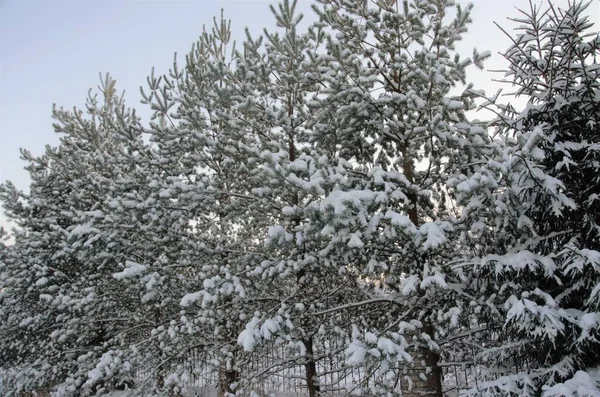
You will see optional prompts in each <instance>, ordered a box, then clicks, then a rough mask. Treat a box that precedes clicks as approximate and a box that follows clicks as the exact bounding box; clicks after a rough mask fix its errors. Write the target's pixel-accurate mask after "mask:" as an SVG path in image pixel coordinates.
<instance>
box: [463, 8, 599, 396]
mask: <svg viewBox="0 0 600 397" xmlns="http://www.w3.org/2000/svg"><path fill="white" fill-rule="evenodd" d="M589 5H590V3H586V2H573V3H569V4H568V5H567V6H566V8H565V9H561V8H559V7H557V6H554V5H553V4H552V3H548V5H547V6H545V7H543V8H542V7H538V6H535V5H533V4H532V3H530V8H529V9H528V10H522V11H521V17H520V18H515V19H514V21H515V22H517V23H518V24H519V31H518V33H517V34H516V35H515V36H511V35H510V34H508V33H507V35H509V37H511V39H512V41H513V45H512V46H511V47H510V48H509V49H508V50H507V51H506V52H505V57H506V59H507V60H508V62H509V68H508V71H507V74H506V75H507V77H508V79H507V80H508V82H509V83H512V84H513V85H514V86H516V87H517V91H516V93H515V94H516V95H517V96H519V97H523V98H525V99H527V105H526V107H525V108H524V109H523V110H522V111H515V110H514V108H512V107H510V106H497V107H495V111H496V112H497V114H498V115H499V117H498V119H497V120H496V124H497V126H498V132H499V136H501V137H503V139H504V144H503V146H504V151H503V154H502V155H501V156H499V157H496V158H493V159H492V160H491V161H490V162H489V163H488V164H487V165H486V166H484V167H481V169H480V173H479V174H476V175H474V177H473V178H471V179H468V180H465V181H463V182H461V183H459V184H458V185H457V186H456V192H457V195H458V199H459V203H460V204H461V205H463V207H464V212H463V221H465V226H467V228H468V229H470V231H469V233H467V234H465V247H471V249H470V250H471V253H472V254H474V255H475V257H474V258H472V259H471V260H470V261H466V262H464V263H462V264H460V266H461V267H462V268H463V269H471V270H472V271H473V272H474V278H476V279H477V280H478V285H477V286H478V287H479V289H478V293H479V294H480V295H481V296H482V298H484V299H485V300H486V301H487V302H486V305H483V306H482V314H484V313H485V312H487V315H485V317H486V318H483V316H482V318H481V322H482V323H486V325H487V326H488V327H490V328H491V327H496V329H497V332H495V333H494V334H493V338H491V339H490V340H488V341H486V345H483V344H482V343H480V345H481V346H484V349H483V351H482V352H481V353H480V355H479V356H478V357H479V359H480V360H481V361H480V365H481V366H482V367H487V371H489V372H490V373H491V375H492V376H493V377H496V378H497V379H496V380H494V381H489V382H485V383H480V384H479V385H478V387H477V388H474V389H473V390H471V393H472V394H473V395H486V396H488V395H498V396H505V395H521V396H539V395H543V396H558V395H560V396H596V395H600V371H599V367H598V357H600V343H599V339H598V338H599V331H598V330H599V329H600V312H599V307H600V304H599V303H600V300H599V299H600V294H599V291H600V253H599V250H600V247H599V242H600V234H599V229H598V221H599V209H598V208H599V207H598V194H599V189H600V184H599V180H598V178H599V177H598V164H599V152H598V141H599V139H600V126H599V124H598V122H599V121H600V76H599V71H600V65H599V63H598V56H599V55H600V39H599V36H598V33H597V31H594V30H593V28H592V27H593V24H592V23H591V22H590V21H589V18H588V17H587V16H586V12H587V11H586V10H587V8H588V7H589ZM492 102H494V101H492ZM489 106H490V107H491V108H494V106H493V105H492V104H489ZM469 234H470V236H469ZM469 243H471V244H469ZM486 306H487V308H486Z"/></svg>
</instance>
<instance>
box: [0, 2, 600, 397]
mask: <svg viewBox="0 0 600 397" xmlns="http://www.w3.org/2000/svg"><path fill="white" fill-rule="evenodd" d="M295 6H296V1H288V0H285V1H283V2H282V3H281V4H279V5H278V6H271V11H272V14H273V16H274V19H275V22H276V25H277V28H276V29H275V30H274V31H268V30H265V31H264V32H263V34H262V35H261V36H258V37H254V36H252V35H251V33H250V32H247V33H246V39H245V41H244V42H243V43H242V45H241V46H240V47H239V48H236V46H235V45H234V43H233V42H232V41H231V34H230V26H229V23H228V22H227V21H226V20H224V19H223V17H222V16H221V19H215V24H214V27H213V28H212V29H211V30H204V31H203V33H202V35H201V36H200V38H199V40H198V42H197V43H196V44H194V46H193V47H192V49H191V51H190V52H189V54H188V55H187V56H186V58H185V66H184V67H183V68H180V66H179V65H178V64H177V62H176V61H175V62H174V65H173V68H172V69H171V70H170V72H169V73H168V74H167V75H164V76H156V75H155V74H154V73H152V75H151V76H149V77H148V85H147V87H144V88H143V89H142V96H143V98H144V100H143V103H142V105H144V106H149V107H150V109H151V110H152V112H153V113H152V120H151V121H149V122H148V123H143V122H142V121H141V119H140V118H139V117H138V116H137V115H136V113H135V111H134V110H133V109H130V108H128V107H127V106H126V105H125V102H124V98H123V97H122V96H119V95H118V94H117V91H116V87H115V81H114V80H113V79H112V78H110V77H109V76H108V75H107V76H105V77H104V78H103V80H102V83H101V85H100V87H99V91H98V93H97V94H93V93H92V92H90V95H89V98H88V101H87V103H86V105H85V108H84V109H82V110H80V109H73V110H65V109H63V108H55V109H54V111H53V115H54V119H55V120H56V123H55V125H54V128H55V130H56V132H58V133H60V134H61V140H60V144H59V145H58V146H57V147H47V148H46V151H45V152H44V154H42V155H41V156H34V155H32V154H31V153H29V152H28V151H26V150H23V151H22V157H23V159H24V160H25V161H27V164H28V165H27V170H28V171H29V174H30V177H31V185H30V189H29V192H28V193H24V192H21V191H19V190H18V189H17V188H16V187H15V186H14V185H13V184H12V183H10V182H7V183H5V184H3V185H1V186H0V201H1V202H2V205H3V207H4V209H5V211H6V214H7V215H8V217H9V218H10V219H11V220H12V221H13V222H15V224H16V225H17V226H18V227H17V228H16V229H15V230H14V231H13V232H11V240H12V243H10V244H9V243H7V241H8V240H7V238H5V236H4V235H5V232H3V231H2V232H1V234H2V235H1V236H0V238H2V239H1V240H0V374H1V375H2V377H3V379H4V381H3V384H2V386H0V387H4V389H5V390H3V391H2V390H0V393H6V394H7V395H9V396H21V395H27V394H24V393H30V392H34V391H35V392H41V391H46V392H49V393H53V395H55V396H61V397H63V396H64V397H71V396H73V397H74V396H91V395H98V396H99V395H106V394H109V393H111V392H113V391H115V390H117V389H123V388H131V389H133V391H132V393H138V394H139V395H143V396H150V395H154V396H162V395H171V396H173V395H177V393H181V392H182V390H183V389H184V387H185V386H186V385H189V384H191V381H192V379H194V378H195V377H197V376H199V374H198V373H197V371H195V370H194V368H193V367H190V366H189V365H188V364H189V363H190V362H192V361H193V360H201V361H202V363H203V365H205V366H208V367H210V368H212V369H213V370H214V373H216V374H217V380H216V383H217V384H218V385H219V388H220V392H221V394H222V395H227V394H231V393H234V394H239V395H252V393H259V394H260V395H263V394H266V393H268V392H269V390H265V386H264V385H265V383H264V379H266V378H267V377H268V376H270V375H272V374H274V373H277V371H280V370H283V369H285V368H291V367H293V366H300V367H301V368H302V374H303V377H304V380H303V382H304V386H305V387H306V389H305V390H306V393H307V394H308V395H309V396H310V397H316V396H320V395H324V394H327V393H329V394H331V393H336V394H340V395H344V394H345V393H352V394H353V395H366V396H392V395H405V396H409V395H415V396H416V395H432V396H442V395H444V394H445V393H447V392H452V393H455V392H457V391H461V392H463V393H465V394H467V395H481V396H493V395H498V396H513V395H514V396H517V395H518V396H540V395H543V396H547V397H550V396H559V395H560V396H563V395H568V396H596V395H600V362H599V359H598V357H600V339H599V338H600V331H599V329H600V226H599V223H600V204H599V203H600V176H599V175H600V174H599V173H598V170H600V76H599V74H600V62H599V60H598V57H599V56H600V37H599V35H598V34H597V33H595V32H594V31H593V26H592V24H591V23H590V22H589V21H588V19H587V17H586V16H585V12H586V7H587V6H588V4H585V3H573V4H569V5H568V6H567V7H566V8H565V9H564V10H563V9H559V8H557V7H555V6H553V5H552V4H550V5H548V6H546V7H541V8H540V7H537V6H533V5H532V6H531V7H530V9H529V10H526V11H522V12H521V13H522V14H521V16H520V17H519V18H517V19H515V20H516V21H517V22H518V23H519V26H520V28H519V29H520V30H518V31H517V32H516V33H515V34H512V33H510V32H506V33H507V35H508V36H509V37H510V38H511V40H512V45H511V47H510V48H509V49H508V50H507V51H506V52H505V53H504V56H505V58H506V60H507V72H506V74H505V78H506V80H507V82H509V83H512V84H513V86H514V87H516V89H517V91H516V92H515V93H514V95H516V96H520V97H523V98H525V99H526V100H527V105H526V106H525V108H524V109H522V110H521V109H515V108H514V107H512V106H510V105H502V104H500V103H498V102H497V101H496V99H497V96H496V97H492V98H486V97H485V94H484V93H483V92H482V91H478V90H476V89H475V88H474V87H473V85H472V84H471V83H469V79H468V75H469V71H470V70H471V69H472V68H476V67H478V68H483V62H484V61H485V59H486V58H487V57H489V53H487V52H485V53H479V52H477V51H473V53H472V55H471V56H470V57H463V56H461V55H460V54H458V53H457V52H456V49H455V48H456V44H457V43H458V42H459V41H460V40H461V39H462V38H463V36H464V35H465V34H467V28H468V25H469V23H470V22H471V17H470V11H471V9H472V6H470V5H469V6H466V7H461V6H460V5H458V4H455V2H454V1H453V0H410V1H408V0H406V1H391V2H390V1H384V0H372V1H371V0H370V1H367V0H318V1H317V2H316V3H315V4H314V6H313V11H314V13H315V18H314V19H315V20H316V22H314V23H311V24H309V26H308V27H306V28H302V26H304V24H303V22H302V15H300V14H299V13H297V12H296V9H295V8H296V7H295ZM478 104H479V106H480V107H482V108H487V109H489V110H491V111H492V112H494V114H495V115H496V117H495V118H494V119H493V120H491V121H489V122H481V121H477V120H472V119H471V118H470V116H469V115H470V114H471V113H469V112H470V111H472V110H475V109H476V108H477V106H478ZM269 350H276V351H278V352H282V354H280V355H279V356H277V357H276V358H275V359H273V356H272V355H270V354H267V353H266V352H268V351H269ZM334 355H342V356H343V357H344V360H343V361H342V362H341V363H340V364H339V365H337V367H336V368H334V369H331V370H330V371H328V373H326V374H323V373H320V372H319V365H320V364H319V363H320V362H321V360H324V359H326V358H328V357H329V358H331V357H333V356H334ZM256 357H258V362H259V363H260V365H250V363H254V362H256ZM261 357H263V358H262V359H261ZM449 365H455V366H461V365H462V366H465V365H468V366H471V367H472V368H473V372H472V373H473V374H476V375H475V379H474V380H475V383H472V384H471V386H470V387H468V388H459V387H458V386H457V387H456V388H458V389H462V390H450V387H449V386H448V382H447V380H446V378H445V375H444V374H445V372H444V368H446V367H447V366H449ZM352 371H358V373H360V374H362V375H361V376H358V377H356V378H352V379H350V380H348V379H349V378H348V376H347V375H343V376H342V374H348V373H354V372H352ZM334 374H337V375H335V376H334ZM342 378H344V379H346V380H345V381H344V382H342V381H341V379H342ZM326 379H329V383H328V382H326V381H325V380H326ZM334 380H335V381H334ZM342 384H343V385H344V386H343V387H341V386H340V385H342ZM254 395H256V394H254Z"/></svg>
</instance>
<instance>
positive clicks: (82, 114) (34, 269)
mask: <svg viewBox="0 0 600 397" xmlns="http://www.w3.org/2000/svg"><path fill="white" fill-rule="evenodd" d="M102 83H103V84H102V85H101V87H100V94H101V98H100V100H98V99H97V97H96V96H95V95H91V93H90V96H89V98H88V101H87V104H86V110H85V111H82V110H78V109H74V110H73V111H66V110H63V109H62V108H56V107H55V108H54V111H53V117H54V119H55V120H56V123H55V130H56V132H58V133H61V134H64V135H63V136H62V137H61V140H60V144H59V146H58V147H56V148H52V147H49V146H48V147H46V151H45V153H44V154H43V155H41V156H38V157H36V156H33V155H31V154H30V153H29V152H27V151H25V150H23V151H22V153H23V158H24V159H25V160H26V161H28V162H29V165H28V166H27V170H28V171H29V173H30V177H31V180H32V182H31V185H30V192H29V193H28V194H26V193H23V192H20V191H18V190H17V189H16V188H15V187H14V185H12V184H11V183H6V184H4V185H2V187H1V190H0V195H1V196H0V197H1V199H2V202H3V206H4V208H5V209H6V213H7V215H8V217H9V219H11V220H13V221H14V222H15V224H16V225H17V226H18V230H16V231H15V233H14V240H15V241H14V245H13V246H11V247H10V250H9V253H10V256H9V258H8V260H7V261H6V262H5V263H4V264H3V265H4V275H3V280H2V288H3V289H4V292H3V294H2V308H1V309H0V310H1V311H2V319H3V321H2V324H1V325H0V327H1V330H0V332H1V334H2V338H1V340H2V341H1V342H0V343H2V346H1V348H0V352H1V354H2V360H1V361H2V365H3V366H7V367H8V368H9V369H10V370H11V372H10V373H11V377H10V379H9V385H8V388H9V390H10V391H11V393H16V394H18V393H20V392H22V391H34V390H40V389H47V390H55V391H57V392H58V393H59V395H73V394H75V393H80V392H81V391H82V390H84V389H88V390H90V391H92V390H95V389H97V388H98V387H102V386H108V387H109V388H110V389H112V388H114V387H116V386H117V385H116V384H117V383H119V382H124V381H126V380H127V379H129V378H130V373H129V368H128V365H127V363H126V362H121V361H120V359H119V358H118V357H116V356H118V354H117V353H116V352H115V351H114V350H113V348H114V347H116V346H118V345H119V332H120V331H121V330H123V329H124V328H126V327H127V326H129V325H131V323H132V321H131V319H129V318H128V315H127V314H128V313H131V310H132V309H134V308H135V307H136V302H135V299H134V300H133V301H132V300H130V299H129V296H128V295H126V294H121V292H122V290H119V289H118V288H115V287H118V285H116V283H114V282H111V280H108V279H107V278H106V277H104V276H105V274H106V271H107V270H108V271H109V272H110V269H111V268H116V266H117V264H116V263H114V262H113V261H112V259H113V258H109V257H104V258H99V257H96V259H98V260H97V261H92V260H90V257H91V256H92V255H90V254H89V253H88V251H93V250H94V239H93V238H92V239H90V238H89V235H90V233H91V232H93V228H91V227H90V226H89V224H82V223H81V218H82V217H102V216H103V214H102V212H101V211H100V210H99V209H98V205H99V203H100V202H101V201H102V199H103V196H104V194H105V193H106V191H107V190H108V189H109V186H110V182H111V181H112V180H113V179H114V178H115V177H116V176H117V175H118V174H120V173H127V171H128V170H127V169H117V168H115V167H114V166H113V163H112V162H111V161H110V160H111V158H112V153H114V152H117V151H118V150H119V149H120V142H121V141H122V140H121V139H118V138H117V136H116V135H115V133H114V131H115V129H117V127H116V126H119V127H118V129H119V130H128V129H129V127H130V126H131V125H133V124H135V123H136V122H137V117H136V116H135V113H134V112H133V111H131V110H129V109H126V108H125V106H124V103H123V99H122V97H121V98H119V97H118V96H117V95H116V91H115V83H114V80H113V79H111V78H110V77H109V76H108V75H107V76H106V78H105V79H104V80H102ZM86 116H87V117H86ZM73 240H78V241H81V243H82V244H81V245H80V246H79V247H77V246H76V245H74V244H73ZM124 319H125V320H124ZM106 354H108V356H107V355H106ZM109 356H110V357H109ZM98 361H102V362H103V363H104V364H103V365H105V366H106V367H107V368H110V369H109V370H110V371H111V372H112V373H113V374H114V379H113V381H114V382H113V383H111V384H106V385H102V381H103V379H102V378H103V377H102V376H99V377H97V379H92V378H95V377H94V376H90V371H93V370H94V367H95V366H96V364H97V363H98ZM88 381H89V382H88ZM86 382H87V383H86Z"/></svg>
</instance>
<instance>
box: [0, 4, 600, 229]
mask: <svg viewBox="0 0 600 397" xmlns="http://www.w3.org/2000/svg"><path fill="white" fill-rule="evenodd" d="M269 3H270V2H269V1H267V0H187V1H185V0H181V1H177V0H0V182H2V181H5V180H11V181H13V182H14V183H15V184H16V185H17V186H18V187H19V188H21V189H25V190H27V186H28V183H29V180H28V177H27V173H26V172H25V171H24V170H23V166H24V165H25V164H24V163H23V162H22V161H21V160H20V159H19V148H20V147H25V148H27V149H29V150H31V151H32V152H33V153H34V154H40V153H42V152H43V149H44V146H45V145H46V144H51V145H53V144H56V143H57V142H58V137H57V136H56V134H55V133H54V132H53V129H52V119H51V116H50V114H51V109H52V104H53V103H57V104H58V105H61V106H64V107H72V106H74V105H77V106H80V105H82V104H83V103H84V100H85V97H86V94H87V90H88V89H89V88H90V87H92V86H93V87H96V86H97V85H98V82H99V80H98V73H99V72H110V73H111V75H112V76H113V77H115V78H116V80H117V87H118V88H119V89H120V90H126V98H127V100H128V103H129V104H130V105H132V106H134V107H136V108H137V109H138V111H139V113H140V115H142V116H143V115H144V114H147V112H144V106H143V105H141V104H139V99H140V95H139V87H140V86H141V85H144V84H145V79H146V76H147V75H148V73H149V72H150V69H151V67H152V66H154V67H155V68H156V71H157V72H158V73H164V72H166V71H167V70H168V68H169V67H170V65H171V63H172V59H173V53H174V52H177V53H179V54H180V56H183V55H184V54H185V53H187V51H188V50H189V49H190V47H191V45H192V43H193V42H194V41H195V40H196V39H197V37H198V35H199V34H200V32H201V29H202V25H203V24H207V25H210V24H212V18H213V16H218V15H219V13H220V9H221V8H223V9H224V10H225V16H226V17H227V18H230V19H232V29H233V37H234V39H237V40H238V41H241V40H242V39H243V30H244V27H245V26H248V27H249V28H250V29H251V31H252V32H253V33H256V34H258V33H259V31H260V29H261V28H262V27H264V26H269V27H271V26H273V22H272V18H271V15H270V12H269V9H268V4H269ZM474 3H475V9H474V12H473V20H474V22H473V24H472V26H471V28H470V32H469V34H467V35H465V40H464V42H463V43H462V44H461V47H460V49H461V50H462V53H463V54H464V55H469V54H470V52H471V51H472V48H473V47H477V48H478V49H479V50H480V51H484V50H490V51H492V53H493V56H492V59H491V60H490V61H488V62H487V63H486V65H487V67H488V68H489V69H501V68H504V67H505V64H504V62H503V61H502V58H501V57H500V56H499V55H497V52H498V51H502V50H504V49H505V48H507V47H508V45H509V41H508V38H506V37H505V36H504V34H503V33H502V32H500V31H499V29H498V28H497V27H496V26H495V25H494V24H493V22H494V21H497V22H499V23H500V24H501V25H504V26H512V25H511V24H509V23H508V21H507V20H506V18H507V17H511V16H512V17H514V16H516V15H517V11H516V9H515V7H521V8H526V7H528V3H527V1H526V0H475V1H474ZM553 3H557V4H562V5H565V4H566V1H553ZM310 4H311V1H310V0H299V8H300V10H301V11H303V12H305V13H306V14H310V13H311V11H310ZM590 15H591V17H592V19H593V20H594V21H595V22H596V23H598V21H599V20H600V2H599V1H598V0H595V2H594V4H593V5H592V7H591V9H590ZM597 29H598V28H597ZM491 77H492V76H490V74H489V73H486V72H474V73H473V74H472V75H471V76H470V79H471V81H474V82H475V83H476V85H477V86H478V87H479V88H483V89H486V91H490V92H491V91H495V90H496V87H495V86H494V85H493V84H492V83H490V79H491ZM0 212H1V211H0ZM5 223H6V218H5V217H4V215H3V214H0V225H2V224H5Z"/></svg>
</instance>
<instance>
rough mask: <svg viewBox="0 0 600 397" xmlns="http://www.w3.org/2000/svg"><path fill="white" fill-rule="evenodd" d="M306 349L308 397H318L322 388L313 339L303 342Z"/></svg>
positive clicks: (305, 365)
mask: <svg viewBox="0 0 600 397" xmlns="http://www.w3.org/2000/svg"><path fill="white" fill-rule="evenodd" d="M302 343H304V347H306V363H305V364H304V368H305V370H306V385H307V387H308V397H317V396H318V395H319V392H320V391H321V388H320V387H319V380H318V376H317V363H316V362H315V357H314V352H313V339H312V337H310V338H308V339H307V340H304V341H302Z"/></svg>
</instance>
